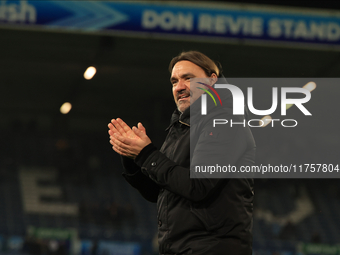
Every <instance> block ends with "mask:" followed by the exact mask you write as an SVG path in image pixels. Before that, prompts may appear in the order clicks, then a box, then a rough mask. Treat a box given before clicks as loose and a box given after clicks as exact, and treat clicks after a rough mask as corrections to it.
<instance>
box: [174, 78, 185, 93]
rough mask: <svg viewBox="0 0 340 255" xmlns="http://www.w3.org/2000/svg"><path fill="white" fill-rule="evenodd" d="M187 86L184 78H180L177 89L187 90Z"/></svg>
mask: <svg viewBox="0 0 340 255" xmlns="http://www.w3.org/2000/svg"><path fill="white" fill-rule="evenodd" d="M186 88H187V86H186V84H185V81H184V80H179V81H178V83H177V86H176V91H177V92H179V91H181V90H186Z"/></svg>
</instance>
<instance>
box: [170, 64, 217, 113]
mask: <svg viewBox="0 0 340 255" xmlns="http://www.w3.org/2000/svg"><path fill="white" fill-rule="evenodd" d="M207 77H208V76H207V75H206V73H205V72H204V70H203V69H202V68H201V67H199V66H198V65H195V64H194V63H192V62H190V61H187V60H182V61H179V62H177V63H176V64H175V65H174V67H173V69H172V72H171V78H170V81H171V83H172V93H173V95H174V99H175V103H176V105H177V108H178V110H179V111H180V112H184V111H185V109H187V108H188V107H189V106H190V101H191V103H193V102H194V101H195V100H196V99H197V98H198V97H195V98H194V97H190V78H207ZM212 77H217V76H216V74H212Z"/></svg>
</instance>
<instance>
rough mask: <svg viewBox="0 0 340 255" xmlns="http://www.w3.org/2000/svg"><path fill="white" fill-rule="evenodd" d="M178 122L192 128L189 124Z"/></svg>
mask: <svg viewBox="0 0 340 255" xmlns="http://www.w3.org/2000/svg"><path fill="white" fill-rule="evenodd" d="M178 121H179V123H181V124H184V125H186V126H188V127H190V125H189V124H188V123H185V122H183V121H180V120H178Z"/></svg>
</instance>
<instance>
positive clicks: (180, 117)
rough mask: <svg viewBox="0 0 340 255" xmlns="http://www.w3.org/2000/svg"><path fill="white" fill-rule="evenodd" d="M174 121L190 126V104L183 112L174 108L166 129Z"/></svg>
mask: <svg viewBox="0 0 340 255" xmlns="http://www.w3.org/2000/svg"><path fill="white" fill-rule="evenodd" d="M176 122H180V123H182V124H185V125H187V126H190V106H189V107H188V108H187V109H186V110H185V111H184V112H183V113H182V112H180V111H179V110H178V109H176V110H175V111H174V112H173V113H172V116H171V120H170V125H169V126H168V127H167V129H166V130H169V129H170V128H171V127H172V126H173V125H174V124H175V123H176Z"/></svg>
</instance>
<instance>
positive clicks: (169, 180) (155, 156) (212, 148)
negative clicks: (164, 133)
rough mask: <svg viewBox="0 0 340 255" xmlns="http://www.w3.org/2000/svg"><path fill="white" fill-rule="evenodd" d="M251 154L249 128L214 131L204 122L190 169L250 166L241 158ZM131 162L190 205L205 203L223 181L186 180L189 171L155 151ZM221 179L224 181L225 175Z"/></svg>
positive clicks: (253, 148)
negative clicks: (247, 153) (238, 165)
mask: <svg viewBox="0 0 340 255" xmlns="http://www.w3.org/2000/svg"><path fill="white" fill-rule="evenodd" d="M242 119H243V117H242ZM240 120H241V117H240ZM211 121H212V120H211ZM254 150H255V143H254V141H253V137H252V134H251V132H250V130H249V127H243V126H242V125H235V126H233V127H230V126H227V125H217V126H216V127H215V128H214V127H213V125H212V122H210V121H208V122H207V123H206V125H205V126H204V127H203V128H202V129H201V131H200V134H199V137H198V139H197V144H196V146H195V148H194V152H193V157H192V160H191V169H192V168H194V167H195V166H204V165H207V162H209V164H212V162H214V164H215V165H216V164H219V165H228V164H230V165H231V166H236V165H237V164H238V163H239V162H242V164H253V163H254V158H253V157H251V156H250V157H249V159H246V160H244V155H245V154H246V152H247V151H254ZM242 158H243V159H242ZM246 158H247V157H246ZM241 159H242V160H241ZM247 161H249V162H247ZM135 162H136V163H137V165H139V166H140V167H141V171H142V172H143V173H144V174H145V175H146V176H148V177H149V178H150V179H152V180H153V181H154V182H155V183H157V184H158V185H159V186H161V187H162V188H164V189H167V190H169V191H171V192H173V193H176V194H178V195H180V196H182V197H184V198H186V199H188V200H191V201H193V202H199V201H203V200H206V199H208V198H209V197H210V196H212V195H213V194H214V191H215V190H216V189H217V188H218V186H219V185H221V184H222V183H225V181H226V180H225V179H223V178H199V179H198V178H190V169H189V168H184V167H182V166H179V165H178V164H176V163H175V162H173V161H172V160H170V159H169V158H167V157H166V156H165V155H164V154H162V153H161V152H160V151H158V150H156V149H154V150H152V151H151V150H149V152H148V153H144V154H143V155H139V157H137V158H136V160H135ZM224 178H228V175H226V176H224ZM223 180H224V181H223Z"/></svg>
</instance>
